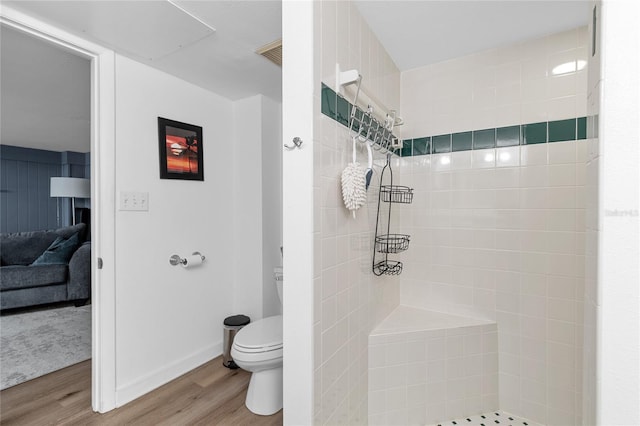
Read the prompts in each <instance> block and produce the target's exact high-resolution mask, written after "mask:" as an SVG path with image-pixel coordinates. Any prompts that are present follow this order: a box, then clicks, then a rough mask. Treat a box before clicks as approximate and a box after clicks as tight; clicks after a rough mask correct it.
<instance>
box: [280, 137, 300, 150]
mask: <svg viewBox="0 0 640 426" xmlns="http://www.w3.org/2000/svg"><path fill="white" fill-rule="evenodd" d="M292 142H293V144H294V145H295V146H289V145H287V144H286V143H285V144H284V147H285V148H287V149H289V150H291V149H295V148H300V145H302V139H300V138H299V137H297V136H296V137H295V138H293V141H292Z"/></svg>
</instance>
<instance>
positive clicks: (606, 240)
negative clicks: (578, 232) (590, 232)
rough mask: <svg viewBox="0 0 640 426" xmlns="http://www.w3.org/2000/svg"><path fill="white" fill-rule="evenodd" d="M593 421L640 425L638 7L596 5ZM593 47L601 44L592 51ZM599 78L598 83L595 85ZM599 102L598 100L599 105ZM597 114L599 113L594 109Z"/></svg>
mask: <svg viewBox="0 0 640 426" xmlns="http://www.w3.org/2000/svg"><path fill="white" fill-rule="evenodd" d="M600 7H601V10H600V22H601V27H600V30H601V31H600V36H599V41H600V46H599V49H600V62H601V63H600V74H599V76H598V75H597V74H596V76H595V77H596V78H597V77H600V81H599V84H594V86H593V87H590V89H593V91H594V92H595V91H599V96H600V99H599V130H598V136H599V144H598V145H594V147H595V148H598V151H596V152H594V153H592V155H593V156H594V157H597V158H598V163H599V174H598V184H597V185H598V192H599V199H598V228H597V229H598V234H599V235H598V242H599V244H598V253H597V256H598V268H599V269H598V272H597V273H598V275H597V276H598V282H597V298H596V299H595V300H596V306H597V308H596V318H597V325H596V330H597V332H598V333H599V334H598V336H597V356H596V362H597V376H596V380H597V384H596V395H597V407H598V408H597V412H596V424H602V425H612V424H616V425H622V424H627V425H637V424H640V404H638V401H640V363H639V362H638V360H639V359H640V288H639V286H638V283H639V282H640V269H639V268H640V264H639V262H638V259H640V224H639V217H640V216H639V213H638V212H639V211H640V194H639V193H638V182H640V168H639V159H640V149H639V147H638V139H639V136H640V128H639V127H638V117H640V55H639V52H640V31H639V29H638V22H640V5H639V4H638V2H633V1H603V2H602V3H601V4H600ZM596 48H598V46H596ZM596 81H597V80H596ZM596 104H597V101H596ZM597 111H598V109H596V112H597Z"/></svg>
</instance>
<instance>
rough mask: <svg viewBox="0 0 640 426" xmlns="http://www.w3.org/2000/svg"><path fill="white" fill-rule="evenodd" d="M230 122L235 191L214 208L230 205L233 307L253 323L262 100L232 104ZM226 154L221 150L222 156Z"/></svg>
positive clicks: (258, 275) (258, 282)
mask: <svg viewBox="0 0 640 426" xmlns="http://www.w3.org/2000/svg"><path fill="white" fill-rule="evenodd" d="M233 120H234V121H233V124H234V130H235V132H234V133H235V134H234V137H233V139H231V140H230V141H229V142H230V143H231V144H230V146H229V147H228V151H231V152H232V155H231V157H232V159H233V160H232V161H234V166H233V171H232V173H233V178H232V182H234V183H235V188H234V192H233V196H232V197H230V198H227V199H226V200H225V199H223V198H220V199H218V203H219V204H218V206H217V207H216V208H218V209H221V210H225V207H224V206H225V204H231V206H232V211H233V214H232V216H231V217H232V223H233V225H232V227H233V228H235V229H237V231H236V234H235V237H234V239H233V240H232V241H229V242H228V243H229V245H230V246H231V247H233V263H232V265H233V266H231V268H232V269H233V271H234V280H235V284H236V288H237V291H236V292H235V294H234V301H233V307H234V309H235V311H236V312H237V313H242V314H245V315H248V316H249V317H250V318H251V320H252V321H255V320H257V319H260V318H262V316H263V314H262V291H263V289H262V277H263V270H262V269H263V265H262V218H261V216H260V214H259V213H260V212H262V195H261V190H262V185H261V181H262V126H261V121H262V105H261V96H254V97H251V98H246V99H242V100H239V101H236V102H234V104H233ZM226 150H227V149H224V148H223V152H224V151H226ZM218 160H219V163H222V162H223V161H225V159H224V157H222V156H219V158H218ZM220 184H221V186H222V185H225V182H224V181H222V182H220ZM223 193H224V192H223ZM214 197H215V196H214ZM215 198H217V197H215ZM221 243H222V244H224V242H221Z"/></svg>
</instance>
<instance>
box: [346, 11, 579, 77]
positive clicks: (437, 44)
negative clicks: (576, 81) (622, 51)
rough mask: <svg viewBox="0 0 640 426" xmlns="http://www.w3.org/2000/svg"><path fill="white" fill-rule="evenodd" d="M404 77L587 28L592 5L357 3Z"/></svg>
mask: <svg viewBox="0 0 640 426" xmlns="http://www.w3.org/2000/svg"><path fill="white" fill-rule="evenodd" d="M355 2H356V5H357V7H358V9H359V10H360V13H361V14H362V16H363V17H364V19H365V20H366V21H367V23H368V24H369V26H370V27H371V29H372V31H373V32H374V33H375V34H376V35H377V37H378V39H379V40H380V42H381V43H382V45H383V46H384V47H385V49H386V50H387V52H389V55H390V56H391V58H392V59H393V60H394V62H395V63H396V66H397V67H398V68H399V69H400V70H401V71H405V70H408V69H412V68H417V67H421V66H424V65H428V64H433V63H436V62H441V61H446V60H447V59H452V58H456V57H460V56H464V55H469V54H471V53H476V52H480V51H483V50H487V49H492V48H496V47H501V46H508V45H510V44H515V43H518V42H521V41H524V40H529V39H533V38H538V37H542V36H545V35H548V34H553V33H557V32H561V31H564V30H568V29H571V28H576V27H579V26H583V25H586V24H587V23H588V19H589V16H590V15H589V12H590V10H589V1H584V0H569V1H562V0H559V1H541V0H529V1H523V0H503V1H484V0H473V1H468V0H467V1H453V0H449V1H404V0H396V1H371V0H355Z"/></svg>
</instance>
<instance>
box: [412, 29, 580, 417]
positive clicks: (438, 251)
mask: <svg viewBox="0 0 640 426" xmlns="http://www.w3.org/2000/svg"><path fill="white" fill-rule="evenodd" d="M586 57H587V31H586V28H579V29H576V30H571V31H567V32H564V33H560V34H555V35H551V36H548V37H545V38H542V39H539V40H533V41H529V42H527V43H523V44H519V45H516V46H511V47H505V48H500V49H495V50H491V51H487V52H482V53H478V54H475V55H470V56H465V57H462V58H458V59H454V60H451V61H447V62H444V63H440V64H434V65H430V66H428V67H423V68H419V69H415V70H410V71H407V72H405V73H403V74H402V108H401V111H402V114H401V115H402V116H403V117H404V118H405V122H406V123H407V124H406V125H405V126H404V127H405V129H404V130H405V133H404V136H405V137H421V136H433V135H437V134H441V133H453V132H460V131H469V130H481V129H485V128H495V127H501V126H509V125H519V124H526V123H533V122H540V121H552V120H560V119H568V118H576V117H581V116H584V115H586V101H585V94H586V79H587V75H586V70H582V71H578V72H574V73H570V74H567V75H563V76H553V75H552V73H551V70H552V69H553V67H555V66H556V65H558V64H561V63H564V62H566V61H568V60H573V61H575V60H577V59H586ZM587 146H588V143H587V141H585V140H581V141H569V142H554V143H548V144H547V143H544V144H535V145H522V146H514V147H508V148H497V149H490V150H473V151H461V152H454V153H450V154H433V155H431V156H417V157H408V158H403V159H402V167H401V170H402V176H401V179H402V184H406V185H408V186H411V187H413V188H414V189H415V196H414V202H413V204H412V205H409V206H404V208H403V209H402V217H401V223H402V225H403V228H404V230H405V231H407V233H409V234H410V235H411V236H412V241H411V247H410V249H409V250H408V251H407V252H406V254H405V260H406V261H405V271H404V272H403V274H402V276H401V282H402V286H401V303H402V304H407V305H412V306H416V307H422V308H428V309H432V310H437V311H442V312H448V313H452V314H458V315H468V316H472V317H480V318H486V319H492V320H496V321H497V322H498V335H499V338H498V341H499V368H500V376H499V377H500V382H499V385H500V395H499V399H500V401H499V402H500V408H501V409H504V410H506V411H509V412H511V413H514V414H516V415H521V416H524V417H528V418H529V419H531V420H534V421H536V422H540V423H542V424H580V423H581V415H582V407H581V402H582V395H581V390H582V388H581V378H582V324H583V317H582V304H583V289H584V245H585V244H584V238H585V234H584V214H585V202H584V186H585V161H586V151H587Z"/></svg>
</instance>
